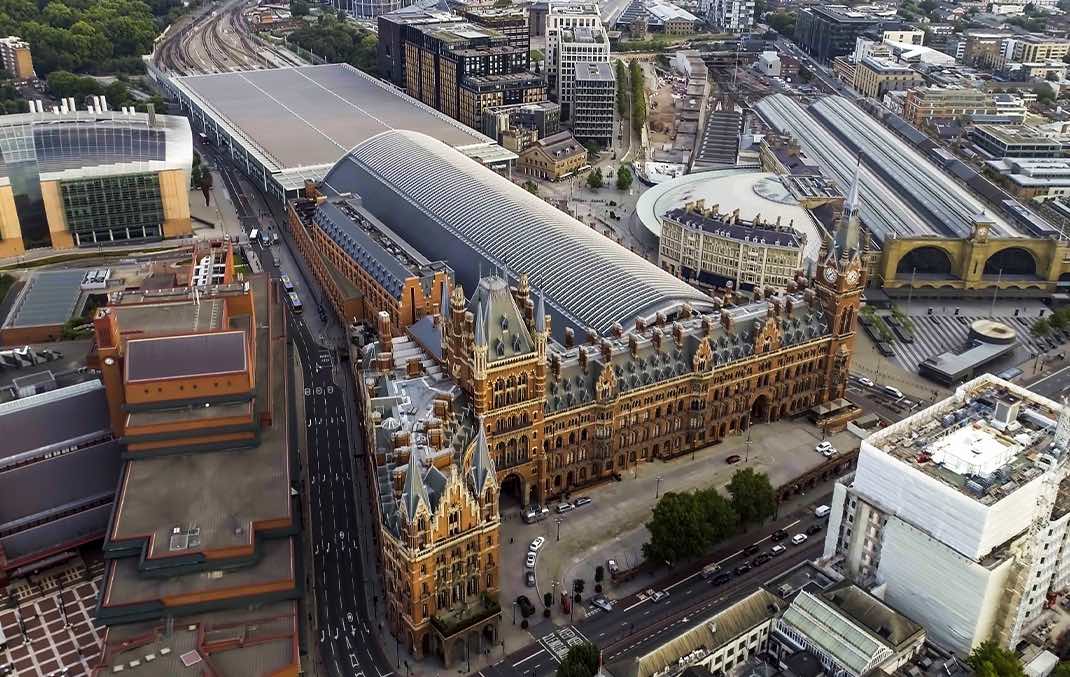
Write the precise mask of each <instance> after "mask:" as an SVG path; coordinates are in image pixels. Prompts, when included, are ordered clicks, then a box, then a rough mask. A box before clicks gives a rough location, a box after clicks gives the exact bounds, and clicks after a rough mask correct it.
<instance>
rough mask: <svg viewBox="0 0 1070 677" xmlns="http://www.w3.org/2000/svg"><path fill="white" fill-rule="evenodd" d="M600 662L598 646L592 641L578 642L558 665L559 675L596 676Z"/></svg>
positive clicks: (571, 676)
mask: <svg viewBox="0 0 1070 677" xmlns="http://www.w3.org/2000/svg"><path fill="white" fill-rule="evenodd" d="M599 663H600V660H599V655H598V647H596V646H595V645H594V644H591V643H590V642H584V643H583V644H577V645H575V646H573V647H572V648H571V649H569V650H568V653H567V654H565V657H564V659H563V660H562V661H561V663H560V665H558V666H557V677H594V675H595V674H597V673H598V664H599Z"/></svg>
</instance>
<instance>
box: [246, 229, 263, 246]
mask: <svg viewBox="0 0 1070 677" xmlns="http://www.w3.org/2000/svg"><path fill="white" fill-rule="evenodd" d="M259 239H260V229H259V228H253V229H252V230H250V231H249V244H252V243H254V242H256V241H257V240H259Z"/></svg>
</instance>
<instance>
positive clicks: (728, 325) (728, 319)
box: [721, 313, 733, 333]
mask: <svg viewBox="0 0 1070 677" xmlns="http://www.w3.org/2000/svg"><path fill="white" fill-rule="evenodd" d="M732 324H733V322H732V316H731V315H730V314H729V313H721V326H722V327H724V330H725V331H727V332H729V333H731V332H732Z"/></svg>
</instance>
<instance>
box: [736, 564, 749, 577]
mask: <svg viewBox="0 0 1070 677" xmlns="http://www.w3.org/2000/svg"><path fill="white" fill-rule="evenodd" d="M750 570H751V565H750V562H744V563H743V564H740V565H739V566H738V567H736V568H735V569H733V570H732V573H733V574H735V575H736V576H742V575H743V574H745V573H747V572H748V571H750Z"/></svg>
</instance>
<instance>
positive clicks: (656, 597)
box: [650, 590, 669, 604]
mask: <svg viewBox="0 0 1070 677" xmlns="http://www.w3.org/2000/svg"><path fill="white" fill-rule="evenodd" d="M668 598H669V593H667V592H665V591H664V590H658V591H657V592H655V593H654V594H653V595H651V596H650V601H651V602H654V603H655V604H657V603H658V602H660V601H661V600H663V599H668Z"/></svg>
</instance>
